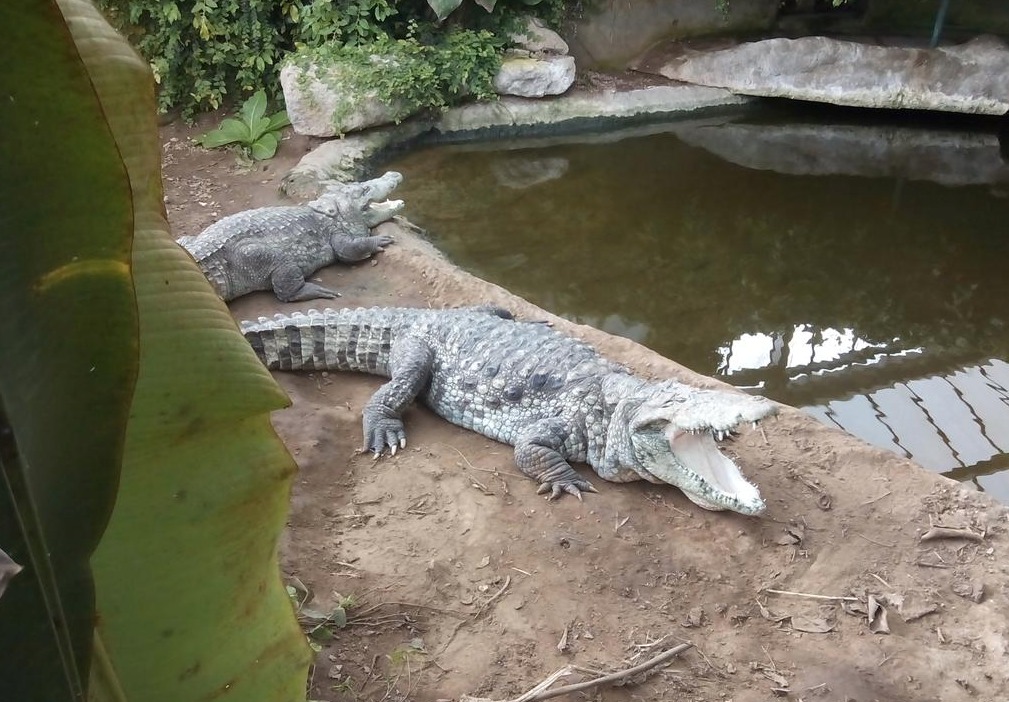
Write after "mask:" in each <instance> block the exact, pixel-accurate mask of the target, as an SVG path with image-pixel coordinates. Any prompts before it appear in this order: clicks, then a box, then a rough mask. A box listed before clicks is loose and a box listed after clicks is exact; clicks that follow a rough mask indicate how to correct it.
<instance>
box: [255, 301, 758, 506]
mask: <svg viewBox="0 0 1009 702" xmlns="http://www.w3.org/2000/svg"><path fill="white" fill-rule="evenodd" d="M242 331H243V333H244V334H245V337H246V338H247V339H248V340H249V342H250V343H251V344H252V347H253V349H254V350H255V352H256V354H257V355H258V356H259V358H260V359H261V360H262V361H263V362H264V363H265V364H266V365H267V367H269V368H271V369H275V370H349V371H361V372H365V373H372V374H376V375H381V376H385V377H387V378H389V379H390V380H389V382H387V383H386V384H385V385H383V386H382V387H381V388H379V390H378V391H377V392H376V393H375V394H374V396H372V398H371V400H370V401H369V402H368V403H367V405H366V406H365V408H364V441H365V448H366V449H368V450H371V451H373V452H374V453H376V454H380V453H382V452H383V451H384V450H385V449H387V448H388V449H389V450H390V451H391V452H392V453H395V452H396V450H397V449H398V448H402V447H404V446H405V445H406V433H405V429H404V426H403V421H402V419H401V416H402V413H403V410H404V409H405V408H406V407H407V405H409V404H410V403H411V402H413V400H414V399H415V398H417V397H420V398H421V399H422V400H423V402H424V403H425V404H426V405H427V406H428V407H430V408H431V409H432V410H434V411H435V412H436V413H437V414H438V415H440V416H441V417H444V418H445V419H447V420H448V421H450V422H452V423H453V424H457V425H459V426H462V427H465V428H467V429H472V430H473V431H476V432H479V433H481V434H483V435H484V436H488V437H490V438H492V439H496V440H498V441H502V442H505V443H508V444H511V445H512V446H514V447H515V463H516V464H517V465H518V467H519V468H520V469H521V470H522V472H523V473H524V474H526V475H528V476H529V477H530V478H533V479H535V480H537V481H538V482H539V483H540V492H549V493H550V497H551V498H555V497H558V496H560V495H561V494H563V493H565V492H567V493H570V494H572V495H575V496H577V497H579V498H580V497H581V493H582V492H583V491H590V492H594V491H595V490H594V488H593V487H592V485H591V483H589V482H588V481H587V480H585V479H584V478H582V477H581V476H579V475H578V474H577V473H576V472H575V471H574V470H573V469H572V467H571V462H586V463H588V464H589V465H590V466H592V468H593V469H594V470H595V472H596V473H597V474H598V475H599V476H600V477H601V478H603V479H605V480H610V481H614V482H626V481H630V480H649V481H652V482H656V483H662V482H664V483H669V484H672V485H676V486H677V487H679V488H680V489H682V490H683V491H684V493H685V494H686V495H687V496H688V497H689V498H690V499H691V500H693V501H694V502H695V503H697V504H699V505H700V506H702V507H704V508H706V509H729V510H733V511H736V512H740V513H742V514H759V513H760V512H762V511H763V510H764V502H763V500H762V499H761V498H760V494H759V492H758V491H757V489H756V488H755V487H754V486H753V485H751V484H750V483H749V482H747V481H746V480H745V479H744V478H743V477H742V474H741V473H740V472H739V470H738V468H736V466H735V465H734V464H733V463H732V462H731V461H729V459H728V458H725V457H724V456H723V455H722V454H721V452H720V451H719V450H718V448H717V447H716V445H715V437H717V438H722V436H723V435H724V434H727V433H728V432H729V431H731V430H732V429H733V428H734V427H735V426H736V425H737V424H739V423H740V422H756V421H758V420H760V419H762V418H763V417H765V416H768V415H769V414H772V413H774V411H775V406H774V405H773V404H772V403H771V402H769V401H768V400H766V399H764V398H758V397H752V396H749V395H742V394H737V393H731V392H722V391H716V390H701V389H698V388H693V387H690V386H688V385H684V384H683V383H679V382H676V381H673V380H665V381H659V382H650V381H646V380H644V379H642V378H638V377H636V376H634V375H632V374H631V373H630V372H629V371H628V370H627V369H626V368H624V367H622V366H620V365H617V364H615V363H612V362H611V361H608V360H606V359H604V358H602V357H601V356H599V354H598V353H597V352H596V351H595V350H594V349H593V348H592V347H591V346H589V345H587V344H585V343H583V342H581V341H578V340H576V339H573V338H571V337H568V336H565V335H563V334H561V333H559V332H557V331H555V330H554V329H552V328H550V327H549V326H547V325H545V324H540V323H529V322H518V321H514V320H513V319H511V315H510V314H508V313H507V312H505V311H503V310H499V309H494V308H469V309H457V310H427V309H410V308H371V309H356V310H331V309H328V310H325V311H324V312H317V311H315V310H311V311H309V312H308V313H307V314H302V313H295V314H292V315H290V316H284V315H277V316H276V317H275V318H274V319H268V318H266V317H261V318H260V319H259V321H258V322H243V323H242ZM713 435H714V436H713Z"/></svg>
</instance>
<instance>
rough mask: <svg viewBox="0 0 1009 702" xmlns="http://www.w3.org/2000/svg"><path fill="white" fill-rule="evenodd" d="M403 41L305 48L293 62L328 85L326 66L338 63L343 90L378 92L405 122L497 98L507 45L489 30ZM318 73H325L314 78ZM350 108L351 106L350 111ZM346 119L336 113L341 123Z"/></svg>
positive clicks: (414, 36) (411, 36)
mask: <svg viewBox="0 0 1009 702" xmlns="http://www.w3.org/2000/svg"><path fill="white" fill-rule="evenodd" d="M415 30H416V28H414V31H411V33H410V34H409V35H408V36H407V37H405V38H403V39H393V38H391V37H389V36H384V37H381V38H379V39H377V40H376V41H374V42H372V43H369V44H359V45H353V46H350V45H346V46H342V47H340V46H334V45H327V46H323V47H318V48H303V49H301V50H299V51H298V52H297V53H295V54H294V55H292V57H291V58H290V61H291V62H292V63H294V64H295V65H296V66H298V67H299V68H301V69H302V71H303V72H302V79H303V80H309V79H312V78H317V79H320V80H323V81H325V80H327V75H326V73H325V71H326V66H327V64H330V63H339V65H340V67H341V70H340V72H339V73H338V76H337V77H336V78H335V80H337V81H338V82H339V86H340V89H341V90H346V91H348V92H351V93H355V94H365V93H374V94H376V95H377V96H378V97H379V99H380V100H381V101H382V102H384V103H386V104H387V105H392V106H397V107H398V108H399V111H398V114H396V117H397V118H398V119H402V118H404V117H406V116H408V115H410V114H413V113H415V112H417V111H418V110H423V109H439V108H444V107H446V106H448V105H453V104H456V103H458V102H461V101H462V100H463V99H465V98H467V97H468V98H475V99H479V100H486V99H490V98H493V97H494V96H495V94H494V88H493V80H494V75H495V74H496V73H497V71H498V68H500V66H501V55H500V49H501V45H502V42H501V40H500V39H498V38H496V37H495V36H494V35H493V34H491V32H489V31H487V30H479V31H474V30H470V29H454V30H450V31H447V32H444V33H442V34H440V35H438V36H437V40H436V41H435V42H433V43H426V42H425V41H423V40H421V38H420V37H419V36H418V35H417V32H416V31H415ZM314 68H321V70H320V71H319V72H317V73H313V72H312V70H313V69H314ZM350 108H351V103H349V102H348V104H347V109H350ZM344 116H345V115H341V114H336V115H334V119H336V121H337V122H339V121H341V119H342V118H343V117H344Z"/></svg>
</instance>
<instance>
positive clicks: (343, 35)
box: [97, 0, 580, 117]
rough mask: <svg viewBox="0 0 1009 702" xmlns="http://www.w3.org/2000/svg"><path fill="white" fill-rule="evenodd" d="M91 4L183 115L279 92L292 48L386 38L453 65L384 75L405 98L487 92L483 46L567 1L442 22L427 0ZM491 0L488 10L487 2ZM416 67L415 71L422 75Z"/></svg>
mask: <svg viewBox="0 0 1009 702" xmlns="http://www.w3.org/2000/svg"><path fill="white" fill-rule="evenodd" d="M97 2H98V5H99V7H100V8H101V9H102V10H103V11H104V12H105V14H106V16H107V17H109V19H110V20H111V21H112V24H113V25H114V26H116V28H117V29H119V30H120V31H121V32H122V33H123V34H125V35H126V36H127V37H128V38H129V39H130V40H131V41H132V42H133V44H134V45H135V46H136V47H137V49H138V50H139V51H140V53H141V54H142V55H143V56H144V57H145V58H146V59H147V60H148V61H149V62H150V64H151V68H152V69H153V71H154V76H155V79H156V80H157V81H158V85H159V105H158V106H159V109H160V110H161V111H162V112H164V111H167V110H169V109H173V108H179V109H182V111H183V114H184V116H186V117H190V116H192V115H193V114H194V113H195V112H198V111H201V110H207V109H217V108H218V107H221V106H222V105H224V104H225V103H227V102H232V103H235V102H237V101H238V100H239V99H240V98H242V97H243V96H247V95H251V94H252V93H254V92H256V91H257V90H259V89H265V90H266V92H267V94H269V95H270V96H271V97H274V98H279V97H280V89H279V70H278V64H279V63H280V61H281V59H282V58H283V57H284V56H285V55H287V54H288V53H289V52H292V51H294V50H295V49H296V48H299V49H301V50H303V51H310V50H313V49H318V50H320V51H338V50H344V49H348V50H353V48H354V47H363V46H369V45H378V46H381V47H383V49H384V48H388V46H389V42H393V43H399V42H405V43H402V44H401V45H400V46H399V49H398V52H397V53H401V54H403V56H404V58H405V60H407V61H408V62H409V63H410V64H411V65H413V62H415V61H421V60H433V61H436V63H437V66H438V70H439V71H441V70H444V69H445V68H446V66H449V70H450V73H451V75H450V76H448V77H447V79H445V80H437V79H434V78H430V77H429V78H427V79H426V80H425V82H424V87H423V88H420V89H414V88H413V87H412V86H411V85H407V84H406V82H405V81H403V80H398V79H393V78H390V79H389V80H390V81H394V82H396V83H398V87H399V89H402V90H403V91H405V92H406V95H405V99H406V100H407V101H410V100H413V99H414V98H413V97H411V95H417V98H418V99H419V98H420V97H424V96H421V95H419V93H420V92H422V91H427V90H429V89H431V88H432V85H435V84H439V85H442V86H443V87H444V88H445V89H446V90H447V91H448V92H447V93H444V94H441V93H439V95H440V97H433V98H432V99H431V100H430V102H433V103H435V104H437V103H445V102H451V100H452V99H453V97H454V96H457V95H459V94H461V93H464V92H467V90H468V92H469V93H471V94H473V95H476V96H479V95H481V94H482V93H483V92H485V83H484V77H485V73H486V69H487V68H488V67H489V66H490V65H491V63H492V62H491V61H490V60H489V59H488V57H487V51H488V47H493V48H494V51H499V50H500V48H501V47H502V46H503V45H504V40H503V39H502V37H504V36H506V34H507V33H508V31H509V29H513V28H514V27H516V26H517V21H518V18H519V17H520V16H521V15H522V14H527V13H529V12H530V11H534V12H536V13H537V14H538V15H540V16H541V17H544V18H545V19H547V21H549V22H553V23H556V22H558V21H559V19H560V17H561V16H562V14H563V12H564V9H565V3H564V2H563V0H535V2H531V1H530V0H499V1H498V2H496V3H487V2H484V1H482V2H480V3H479V4H478V3H476V2H466V3H464V4H461V6H459V7H458V8H457V9H455V10H454V11H453V12H452V13H451V16H450V17H448V19H447V20H445V21H444V22H439V21H438V18H437V16H436V14H435V11H434V10H433V9H432V8H431V6H430V5H429V3H428V2H427V1H426V0H402V1H396V0H97ZM488 4H489V5H490V6H491V7H492V9H493V12H489V11H488V10H487V9H486V8H485V7H483V6H484V5H488ZM533 5H535V7H533ZM575 5H580V3H575ZM485 33H486V34H485ZM373 53H374V52H373ZM447 62H458V64H459V65H454V64H453V65H449V64H448V63H447ZM412 71H413V72H412V74H411V75H413V76H414V77H417V76H418V75H421V74H424V73H426V72H427V71H426V69H425V70H421V69H420V68H414V69H412ZM466 77H468V79H471V81H472V82H470V83H468V87H467V89H465V90H464V89H463V88H462V87H461V86H460V85H459V83H458V81H459V80H460V79H461V78H466ZM387 87H388V89H390V90H392V89H393V88H394V87H395V86H393V85H389V86H387Z"/></svg>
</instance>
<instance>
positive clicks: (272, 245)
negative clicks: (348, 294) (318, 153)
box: [179, 171, 403, 302]
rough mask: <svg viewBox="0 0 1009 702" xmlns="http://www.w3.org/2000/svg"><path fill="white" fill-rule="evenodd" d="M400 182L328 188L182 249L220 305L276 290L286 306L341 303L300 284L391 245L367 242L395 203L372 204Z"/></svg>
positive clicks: (210, 232)
mask: <svg viewBox="0 0 1009 702" xmlns="http://www.w3.org/2000/svg"><path fill="white" fill-rule="evenodd" d="M402 179H403V178H402V176H401V175H400V174H399V173H396V172H393V171H390V172H388V173H386V174H385V175H383V176H382V177H381V178H376V179H374V180H369V181H365V182H363V183H337V182H330V183H328V184H327V189H326V192H324V193H323V194H322V195H321V196H320V197H319V198H318V199H317V200H313V201H312V202H309V203H308V204H307V205H296V206H288V207H260V208H259V209H255V210H246V211H244V212H239V213H238V214H234V215H231V216H229V217H225V218H224V219H222V220H220V221H219V222H216V223H215V224H212V225H210V226H209V227H207V228H206V229H205V230H204V231H203V232H202V233H201V234H199V235H198V236H194V237H181V238H180V239H179V244H181V245H182V246H183V248H185V249H186V250H187V251H189V253H190V254H192V256H193V258H195V259H196V263H197V264H198V265H199V266H200V268H201V269H202V270H203V272H204V274H205V275H206V276H207V279H208V280H209V281H210V283H211V285H213V286H214V289H215V290H216V291H217V294H218V295H220V296H221V298H222V299H224V300H233V299H235V298H236V297H240V296H242V295H245V294H246V293H250V292H253V291H255V290H273V291H274V293H275V294H276V295H277V297H278V298H279V299H280V300H281V301H283V302H294V301H297V300H312V299H315V298H333V297H338V296H339V293H338V292H336V291H335V290H330V289H328V288H325V287H323V286H321V285H317V284H316V283H311V282H308V281H306V280H305V278H306V277H307V276H310V275H312V274H313V273H315V272H316V271H317V270H319V269H320V268H322V267H324V266H328V265H330V264H332V263H334V262H336V261H343V262H345V263H353V262H355V261H363V260H364V259H366V258H368V257H370V256H373V255H374V254H376V253H378V252H379V251H382V250H383V248H384V247H386V246H388V245H389V244H391V243H393V238H392V237H391V236H388V235H385V234H382V235H378V236H371V235H370V234H371V231H370V229H371V227H374V226H376V225H378V224H379V223H381V222H384V221H386V220H388V219H391V218H392V217H393V216H395V215H396V214H397V213H398V212H399V211H400V210H401V209H402V207H403V203H402V202H401V201H399V200H393V201H385V202H375V201H376V200H382V199H384V198H386V197H388V195H389V194H390V193H392V191H393V190H395V189H396V186H398V185H399V184H400V182H401V181H402Z"/></svg>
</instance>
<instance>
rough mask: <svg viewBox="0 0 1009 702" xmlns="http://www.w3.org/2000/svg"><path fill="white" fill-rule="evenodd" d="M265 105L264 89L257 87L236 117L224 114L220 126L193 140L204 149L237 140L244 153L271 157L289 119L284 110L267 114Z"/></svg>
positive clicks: (214, 147)
mask: <svg viewBox="0 0 1009 702" xmlns="http://www.w3.org/2000/svg"><path fill="white" fill-rule="evenodd" d="M266 105H267V101H266V91H264V90H257V91H256V93H255V94H254V95H253V96H252V97H250V98H249V99H248V100H246V101H245V103H244V104H243V105H242V107H241V109H240V110H239V111H238V116H237V117H227V118H225V119H224V120H223V121H222V122H221V126H220V127H218V128H217V129H212V130H211V131H209V132H207V133H206V134H204V135H202V136H200V137H199V138H197V139H196V143H198V144H200V146H202V147H203V148H205V149H216V148H219V147H221V146H227V145H228V144H238V145H239V146H240V147H241V148H242V152H243V153H244V154H245V155H246V156H247V157H250V158H252V159H254V160H256V161H263V160H266V159H269V158H273V155H274V154H276V153H277V146H278V145H279V143H280V138H279V137H278V136H277V135H278V133H279V132H280V130H282V129H283V128H284V127H286V126H288V125H289V124H290V123H291V120H289V119H288V118H287V111H286V110H281V111H280V112H275V113H274V114H272V115H270V116H269V117H267V116H266Z"/></svg>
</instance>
